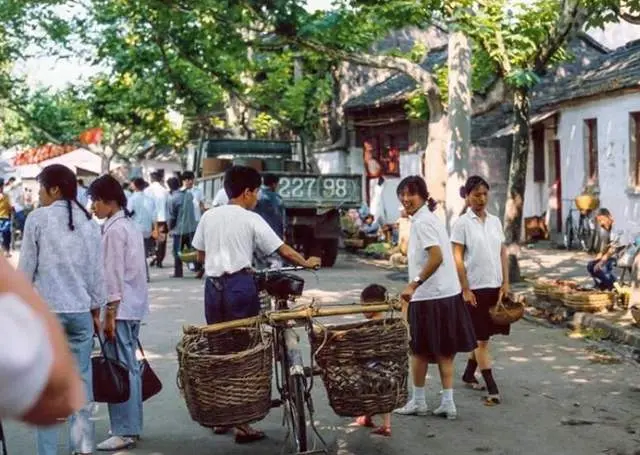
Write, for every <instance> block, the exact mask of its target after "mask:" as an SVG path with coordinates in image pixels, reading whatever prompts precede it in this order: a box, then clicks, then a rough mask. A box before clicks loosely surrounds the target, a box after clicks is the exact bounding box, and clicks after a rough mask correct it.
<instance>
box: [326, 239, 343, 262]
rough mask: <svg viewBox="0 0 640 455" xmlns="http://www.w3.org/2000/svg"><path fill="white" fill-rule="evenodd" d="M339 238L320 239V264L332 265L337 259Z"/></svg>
mask: <svg viewBox="0 0 640 455" xmlns="http://www.w3.org/2000/svg"><path fill="white" fill-rule="evenodd" d="M339 245H340V241H339V239H325V240H323V241H322V266H323V267H333V266H334V265H335V263H336V260H337V259H338V246H339Z"/></svg>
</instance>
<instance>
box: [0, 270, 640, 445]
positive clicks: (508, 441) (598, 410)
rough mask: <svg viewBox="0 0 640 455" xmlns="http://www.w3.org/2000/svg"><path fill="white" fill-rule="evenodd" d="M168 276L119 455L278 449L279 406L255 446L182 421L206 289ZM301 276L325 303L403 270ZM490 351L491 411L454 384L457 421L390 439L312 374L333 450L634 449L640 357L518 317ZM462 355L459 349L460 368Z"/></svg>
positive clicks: (406, 424) (101, 416)
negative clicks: (360, 424)
mask: <svg viewBox="0 0 640 455" xmlns="http://www.w3.org/2000/svg"><path fill="white" fill-rule="evenodd" d="M170 273H171V271H170V270H169V269H168V268H167V269H163V270H154V271H153V275H152V283H151V285H150V292H151V297H152V305H151V310H152V314H151V317H150V318H149V320H148V321H147V324H146V325H145V326H144V327H143V330H142V341H143V344H144V346H145V349H146V351H147V355H148V358H149V359H150V361H151V363H152V365H153V366H154V368H155V369H156V371H157V372H158V373H159V375H160V376H161V378H162V380H163V382H164V387H165V389H164V391H163V392H162V393H161V394H160V395H159V396H157V397H155V398H153V399H152V400H150V401H149V402H148V403H147V404H146V405H145V433H144V435H143V440H142V441H141V442H139V444H138V447H137V448H136V449H134V450H130V451H123V452H118V455H125V454H132V455H179V454H189V455H204V454H207V455H209V454H218V453H224V454H229V455H245V454H277V453H280V451H281V449H282V444H281V443H282V440H283V438H284V436H285V431H284V430H283V429H282V427H281V426H280V423H281V419H282V413H281V411H280V410H274V411H273V412H272V413H271V414H270V415H269V416H268V417H267V418H266V419H265V420H264V421H262V422H260V423H259V424H257V427H259V428H261V429H263V430H264V431H265V432H266V433H267V435H268V440H267V441H264V442H261V443H257V444H254V445H251V446H236V445H235V444H234V443H233V441H232V440H231V439H230V437H229V436H213V435H212V434H211V432H210V431H208V430H207V429H205V428H202V427H200V426H199V425H198V424H196V423H194V422H192V421H191V419H190V418H189V415H188V413H187V410H186V408H185V406H184V402H183V400H182V398H181V397H180V395H179V393H178V390H177V387H176V385H175V384H176V380H175V378H176V370H177V363H176V357H175V345H176V343H177V341H178V340H179V338H180V336H181V327H182V325H183V324H198V323H202V322H203V308H202V307H203V303H202V285H201V282H199V281H197V280H195V279H193V278H185V279H182V280H176V279H172V278H170V277H169V275H170ZM188 276H189V275H188ZM303 276H304V277H305V278H306V279H307V289H308V292H307V293H306V295H307V296H309V297H317V298H319V299H320V300H321V301H322V302H345V303H348V302H354V301H355V300H356V299H357V297H358V294H359V292H360V290H361V289H362V288H363V287H364V286H365V285H367V284H369V283H374V282H375V283H380V284H384V285H387V286H388V287H389V288H390V289H391V290H393V291H399V290H400V287H401V286H402V282H401V281H400V280H401V279H402V274H398V273H391V272H390V271H387V270H382V269H377V268H373V267H371V266H367V265H363V264H361V263H357V262H355V261H353V260H351V259H345V258H343V259H342V260H341V261H340V263H339V264H338V266H337V267H335V268H333V269H329V270H322V271H321V272H319V273H318V275H317V278H318V279H317V280H316V278H314V276H313V275H311V274H309V273H305V274H303ZM305 342H306V340H305ZM494 352H495V357H496V367H495V376H496V378H497V380H498V383H499V385H500V387H501V391H502V394H503V397H504V404H503V405H501V406H499V407H495V408H486V407H484V406H483V405H482V403H481V401H480V399H481V395H479V392H473V391H470V390H465V389H462V388H457V389H456V391H455V399H456V403H457V405H458V412H459V419H458V420H457V421H453V422H449V421H446V420H440V419H438V418H435V417H403V418H401V417H394V420H393V425H394V426H393V437H392V438H389V439H384V440H381V439H373V438H371V437H370V436H369V434H368V432H367V431H366V430H364V429H355V428H352V427H350V426H349V424H350V421H349V420H347V419H341V418H339V417H337V416H336V415H335V414H334V413H333V412H332V410H331V409H330V408H329V406H328V403H327V399H326V395H325V393H324V388H323V386H322V384H321V383H320V382H319V381H318V382H316V387H315V389H314V400H315V404H316V408H317V413H316V416H315V420H316V422H317V425H318V428H319V429H320V431H321V434H322V435H323V437H324V438H325V439H326V440H327V441H328V442H329V443H330V445H331V448H332V450H333V453H338V454H345V455H347V454H362V455H365V454H367V455H368V454H397V453H405V454H407V455H409V454H420V455H422V454H425V453H427V454H473V453H491V454H505V455H506V454H550V453H552V454H553V453H555V454H581V455H583V454H600V453H607V454H633V453H638V454H640V388H639V387H638V385H640V367H639V366H640V365H639V364H631V363H617V364H616V363H613V364H603V363H595V362H593V361H592V360H591V358H592V352H590V351H589V350H588V349H587V343H586V342H585V341H582V340H579V339H571V338H569V337H567V336H566V334H565V333H564V332H563V331H562V330H559V329H548V328H544V327H541V326H537V325H532V324H529V323H526V322H519V323H518V324H517V325H515V326H514V327H513V330H512V335H511V336H510V337H508V338H504V337H503V338H497V339H496V343H495V349H494ZM463 363H464V358H463V356H460V357H459V359H458V366H459V368H461V366H462V365H463ZM429 377H430V386H429V391H428V401H429V403H430V405H431V406H432V407H433V406H436V405H437V402H438V401H439V397H438V390H439V388H438V383H439V380H437V370H436V369H435V368H434V369H433V370H432V371H430V374H429ZM458 385H459V382H458V383H457V386H458ZM96 418H97V437H98V440H102V439H103V438H104V437H106V436H107V430H108V419H107V416H106V407H105V406H100V410H99V412H98V414H97V416H96ZM571 419H573V420H571ZM563 420H564V423H565V424H563V423H562V422H563ZM566 423H569V424H571V423H574V424H575V423H582V424H580V425H567V424H566ZM6 430H7V438H8V447H9V452H10V453H11V454H21V455H30V454H34V453H35V444H34V437H33V433H32V432H31V430H29V429H28V428H26V427H24V426H21V425H18V424H14V423H9V424H7V428H6ZM634 450H635V452H634ZM59 453H60V454H63V453H64V452H63V451H62V450H61V451H60V452H59ZM65 455H66V453H65Z"/></svg>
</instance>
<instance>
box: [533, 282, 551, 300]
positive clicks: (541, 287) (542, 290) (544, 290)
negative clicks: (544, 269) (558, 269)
mask: <svg viewBox="0 0 640 455" xmlns="http://www.w3.org/2000/svg"><path fill="white" fill-rule="evenodd" d="M553 287H554V286H553V284H552V283H549V282H545V281H537V282H536V283H535V284H534V285H533V293H534V294H535V295H536V297H540V298H545V297H548V296H549V291H550V290H551V289H553Z"/></svg>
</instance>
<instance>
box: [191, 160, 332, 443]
mask: <svg viewBox="0 0 640 455" xmlns="http://www.w3.org/2000/svg"><path fill="white" fill-rule="evenodd" d="M261 183H262V178H261V177H260V174H259V173H258V171H256V170H255V169H252V168H250V167H246V166H233V167H232V168H231V169H229V170H228V171H227V173H226V175H225V178H224V186H225V189H226V192H227V194H228V195H229V198H230V201H229V204H228V205H223V206H220V207H219V208H217V209H215V210H209V211H207V212H206V213H205V214H204V215H203V216H202V219H201V220H200V223H199V224H198V228H197V230H196V233H195V235H194V238H193V247H194V248H195V249H196V250H198V261H199V262H200V263H204V267H205V274H206V275H207V278H206V282H205V292H204V300H205V317H206V320H207V323H208V324H215V323H218V322H224V321H232V320H235V319H242V318H247V317H252V316H257V315H258V313H259V312H260V299H259V297H258V289H257V287H256V283H255V280H254V276H253V274H252V272H251V265H252V262H253V257H254V254H256V253H257V254H259V255H261V256H269V255H271V254H272V253H275V252H278V254H280V256H282V257H283V258H284V259H286V260H287V261H288V262H291V263H293V264H296V265H300V266H302V267H306V268H310V269H313V268H316V267H319V266H320V259H318V258H309V259H305V258H304V257H302V256H301V255H300V254H299V253H298V252H296V251H295V250H294V249H293V248H291V247H290V246H288V245H286V244H285V243H284V242H283V241H282V239H280V237H278V235H277V234H276V233H275V232H274V231H273V229H272V228H271V227H270V226H269V224H267V222H266V221H265V220H264V219H263V218H262V217H261V216H260V215H258V214H257V213H255V212H253V211H252V210H253V209H254V208H255V206H256V204H257V202H258V192H259V190H260V185H261ZM263 437H264V434H263V433H262V432H259V431H256V430H254V429H252V428H251V427H249V426H248V425H246V426H245V425H243V426H241V427H238V428H237V432H236V442H250V441H255V440H258V439H262V438H263Z"/></svg>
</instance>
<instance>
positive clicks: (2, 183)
mask: <svg viewBox="0 0 640 455" xmlns="http://www.w3.org/2000/svg"><path fill="white" fill-rule="evenodd" d="M0 186H4V179H3V178H2V177H0Z"/></svg>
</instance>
